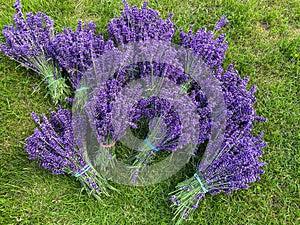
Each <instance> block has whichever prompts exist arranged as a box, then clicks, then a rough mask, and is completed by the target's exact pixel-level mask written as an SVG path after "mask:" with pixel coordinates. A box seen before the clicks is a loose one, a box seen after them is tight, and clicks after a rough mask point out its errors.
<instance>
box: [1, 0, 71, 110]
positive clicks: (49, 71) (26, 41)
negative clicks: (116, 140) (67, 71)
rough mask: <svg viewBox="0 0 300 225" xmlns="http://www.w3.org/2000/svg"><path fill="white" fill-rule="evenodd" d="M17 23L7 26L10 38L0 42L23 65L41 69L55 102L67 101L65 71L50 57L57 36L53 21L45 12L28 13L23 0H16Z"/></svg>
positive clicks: (7, 52)
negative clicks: (23, 11) (23, 5)
mask: <svg viewBox="0 0 300 225" xmlns="http://www.w3.org/2000/svg"><path fill="white" fill-rule="evenodd" d="M14 8H15V10H16V15H15V16H14V22H15V25H13V24H11V25H10V26H5V27H4V30H3V32H2V33H3V35H4V37H5V40H6V42H5V43H2V44H0V51H1V52H3V53H4V54H5V55H7V56H9V57H10V58H11V59H13V60H15V61H17V62H19V63H20V64H21V65H22V66H24V67H26V68H29V69H32V70H33V71H35V72H37V73H38V74H39V75H40V76H41V78H42V79H43V81H46V82H47V83H48V85H47V88H48V93H49V94H50V96H51V97H52V99H53V101H54V103H55V104H57V103H58V102H64V101H65V98H66V97H67V96H69V95H70V88H69V86H68V85H67V83H66V79H65V77H63V76H62V73H61V72H62V71H61V69H60V68H59V67H57V66H56V63H55V61H54V60H53V59H52V58H50V57H49V54H48V52H47V49H48V47H49V45H50V44H51V42H52V39H53V38H54V29H53V25H54V23H53V21H52V20H51V19H50V18H49V17H48V16H47V15H46V14H44V13H41V12H38V13H36V14H35V15H34V14H33V13H31V12H30V13H28V14H26V17H25V16H24V14H23V13H22V11H21V8H22V6H21V3H20V0H17V1H16V3H15V4H14Z"/></svg>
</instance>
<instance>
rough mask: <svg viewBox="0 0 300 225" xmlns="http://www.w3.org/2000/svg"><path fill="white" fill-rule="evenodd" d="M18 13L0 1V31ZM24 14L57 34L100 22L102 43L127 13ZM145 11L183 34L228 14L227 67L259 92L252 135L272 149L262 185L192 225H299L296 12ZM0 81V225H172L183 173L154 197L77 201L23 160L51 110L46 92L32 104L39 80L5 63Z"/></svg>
mask: <svg viewBox="0 0 300 225" xmlns="http://www.w3.org/2000/svg"><path fill="white" fill-rule="evenodd" d="M129 2H130V3H131V4H137V5H138V6H140V5H141V0H139V1H137V0H135V1H133V0H131V1H129ZM13 3H14V0H0V27H1V29H2V28H3V26H4V25H7V24H9V23H10V22H11V21H12V15H13V13H14V10H13V8H12V5H13ZM23 5H24V8H23V10H24V11H26V12H28V11H33V12H37V11H43V12H45V13H47V14H48V15H49V16H51V17H52V18H53V19H54V20H55V25H56V29H57V30H61V29H62V28H63V27H66V26H70V27H72V28H75V27H76V23H77V20H78V19H82V20H84V21H88V20H93V21H95V22H96V24H97V25H98V31H99V32H102V33H105V30H106V27H107V23H108V21H109V20H110V19H111V18H113V16H114V15H118V14H119V13H120V10H121V9H122V3H121V0H73V1H71V0H66V1H60V0H31V1H29V0H28V1H25V0H24V1H23ZM149 6H150V7H152V8H154V9H156V10H159V11H160V12H161V16H162V17H163V18H166V17H167V16H168V14H169V13H171V12H173V13H174V17H173V19H174V21H175V23H176V24H177V25H178V26H181V27H183V28H184V30H187V29H188V27H189V24H194V29H195V30H196V29H197V28H198V27H207V28H212V27H213V26H214V23H215V21H217V20H218V18H220V17H221V16H222V14H227V17H228V19H229V24H228V25H227V26H226V27H225V29H224V30H223V31H224V32H226V34H227V40H228V42H229V50H228V52H227V55H226V61H225V64H226V65H228V64H229V63H233V64H234V66H235V68H236V69H237V70H238V71H239V73H240V75H241V76H242V77H244V76H250V78H251V84H255V85H257V86H258V87H259V90H258V92H257V93H256V96H257V104H256V110H257V112H258V114H259V115H261V116H264V117H267V118H268V122H267V123H259V124H256V127H255V130H254V133H258V132H259V131H261V130H263V131H265V137H264V140H265V141H267V142H268V147H267V148H265V149H264V150H265V154H264V155H263V156H262V159H261V160H262V161H266V162H267V163H268V165H267V166H265V172H266V173H265V174H264V175H262V178H261V181H260V182H256V183H254V184H252V185H251V187H250V188H249V189H247V190H240V191H238V192H235V193H233V194H231V195H226V194H218V195H215V196H211V195H207V196H206V197H205V199H204V200H203V201H202V202H201V204H200V207H199V208H198V210H197V211H196V212H195V214H194V215H193V216H192V217H191V218H190V220H188V221H187V222H186V224H212V225H218V224H220V225H223V224H251V225H252V224H263V225H265V224H274V225H275V224H276V225H277V224H283V225H284V224H299V223H300V215H299V211H300V210H299V203H300V196H299V175H300V173H299V161H300V159H299V155H300V154H299V149H300V132H299V125H300V120H299V115H300V102H299V101H300V95H299V93H300V77H299V73H300V63H299V62H300V53H299V52H300V49H299V48H300V47H299V46H300V37H299V34H300V24H299V21H300V2H299V1H296V0H290V1H286V0H278V1H267V0H262V1H257V0H254V1H245V0H244V1H233V0H227V1H218V0H217V1H213V3H212V2H211V1H206V0H205V1H204V0H203V1H182V0H173V1H170V0H161V1H157V0H151V1H150V2H149ZM1 38H3V37H2V36H1ZM0 81H1V82H0V118H1V127H0V224H5V225H6V224H80V225H81V224H172V222H171V219H172V212H171V210H170V207H169V205H170V201H169V196H168V195H167V194H168V193H169V192H170V191H173V190H174V187H175V185H176V183H178V182H180V181H182V180H183V179H184V174H183V173H180V174H178V176H176V177H173V178H171V179H169V180H167V181H165V182H163V183H161V184H159V185H155V186H152V187H144V188H134V187H128V186H118V188H119V189H120V191H121V192H120V194H118V193H112V196H111V197H103V201H102V202H97V201H96V200H95V199H93V198H89V197H88V196H87V194H85V193H82V194H81V193H80V185H79V183H78V182H77V181H76V180H75V179H73V178H71V177H67V176H54V175H52V174H51V173H50V172H48V171H46V170H44V169H41V168H40V167H39V166H38V164H37V162H36V161H30V160H29V159H28V156H27V154H26V152H25V150H24V140H25V138H26V137H28V136H29V135H31V134H32V132H33V129H34V127H35V125H34V123H33V121H32V120H31V118H30V113H31V112H32V111H35V112H37V113H47V112H48V109H49V108H51V107H52V108H54V106H53V105H51V103H50V99H49V98H44V95H45V92H44V91H43V90H44V89H43V88H42V89H41V91H40V92H38V93H34V94H32V86H36V85H38V83H39V82H40V81H39V79H38V78H37V77H36V76H35V74H34V73H33V72H31V71H26V70H25V69H23V68H20V67H18V64H16V63H15V62H12V61H10V60H9V59H8V58H7V57H4V56H3V55H0Z"/></svg>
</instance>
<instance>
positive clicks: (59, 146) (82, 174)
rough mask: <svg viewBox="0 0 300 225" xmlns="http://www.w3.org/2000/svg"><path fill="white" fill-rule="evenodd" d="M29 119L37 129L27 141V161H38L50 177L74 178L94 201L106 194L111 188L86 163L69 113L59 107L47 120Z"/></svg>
mask: <svg viewBox="0 0 300 225" xmlns="http://www.w3.org/2000/svg"><path fill="white" fill-rule="evenodd" d="M32 118H33V119H34V121H35V122H36V123H37V124H38V125H39V128H36V129H35V130H34V134H33V135H32V136H30V137H29V138H27V139H26V146H25V150H26V151H27V153H28V154H29V158H30V159H37V160H38V162H39V165H40V166H41V167H44V168H45V169H47V170H50V171H51V172H52V173H53V174H69V175H71V176H75V177H76V178H77V179H79V181H80V182H81V184H82V185H83V186H84V188H85V190H86V191H87V192H88V193H90V192H92V194H93V195H94V196H95V197H96V198H99V195H100V193H104V194H106V195H107V194H108V193H107V189H114V188H113V187H112V186H110V185H109V184H108V182H107V181H106V180H105V179H104V178H103V177H101V175H100V174H98V173H97V172H96V171H95V169H94V168H93V167H92V166H91V165H90V164H89V163H87V162H86V161H85V159H84V153H83V151H82V150H80V149H79V148H78V143H77V141H75V137H74V133H73V128H72V121H71V120H72V118H71V113H70V111H68V110H66V109H63V108H61V107H60V106H59V108H58V111H57V112H55V111H51V112H50V118H49V119H48V118H47V117H46V116H45V115H42V116H41V118H42V119H43V120H41V119H40V117H38V116H37V115H36V114H35V113H32Z"/></svg>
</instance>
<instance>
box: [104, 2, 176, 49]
mask: <svg viewBox="0 0 300 225" xmlns="http://www.w3.org/2000/svg"><path fill="white" fill-rule="evenodd" d="M123 4H124V11H123V12H121V17H120V18H118V17H116V18H114V19H113V20H111V21H110V23H109V24H108V29H107V33H108V34H109V35H110V37H111V39H112V40H113V41H114V42H115V43H116V44H117V45H122V44H127V43H129V42H136V41H145V40H149V39H154V40H163V41H171V40H172V38H173V36H174V33H175V28H174V24H173V22H171V17H172V14H170V15H169V17H168V19H166V20H163V19H161V18H160V17H159V14H158V12H157V11H155V10H153V9H151V8H147V1H144V4H143V7H142V8H141V9H139V8H138V7H136V6H132V7H131V8H130V6H129V5H128V3H127V2H126V1H125V0H123Z"/></svg>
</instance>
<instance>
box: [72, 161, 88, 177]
mask: <svg viewBox="0 0 300 225" xmlns="http://www.w3.org/2000/svg"><path fill="white" fill-rule="evenodd" d="M90 167H91V164H87V165H85V166H84V167H83V168H82V169H81V170H80V171H79V172H77V173H75V175H74V176H75V177H80V176H81V175H82V174H84V173H85V172H86V171H87V170H88V169H89V168H90Z"/></svg>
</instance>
